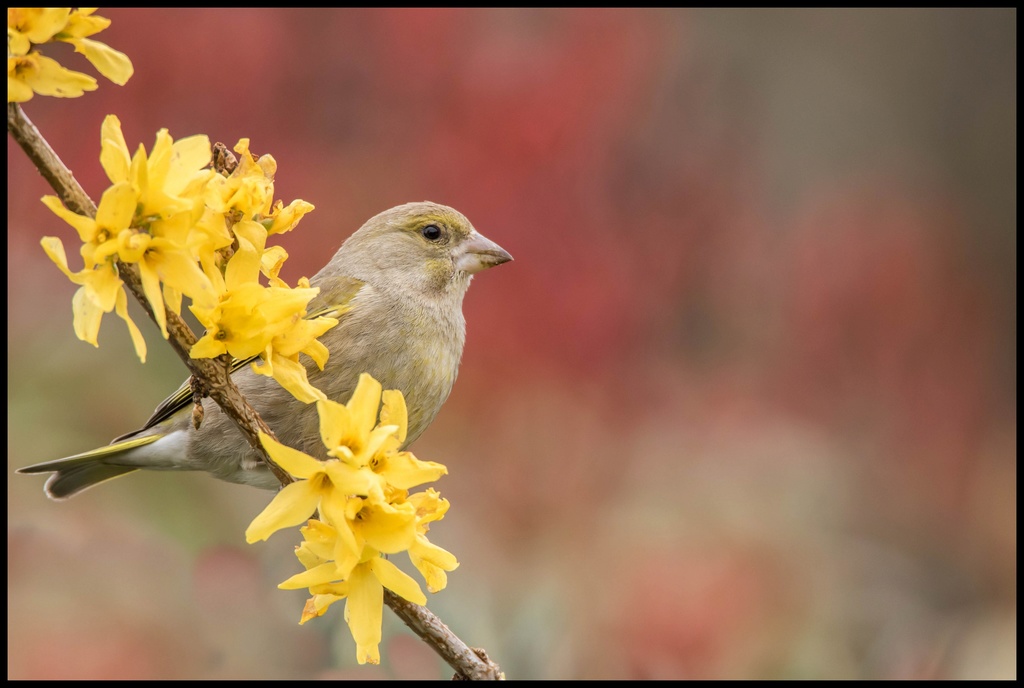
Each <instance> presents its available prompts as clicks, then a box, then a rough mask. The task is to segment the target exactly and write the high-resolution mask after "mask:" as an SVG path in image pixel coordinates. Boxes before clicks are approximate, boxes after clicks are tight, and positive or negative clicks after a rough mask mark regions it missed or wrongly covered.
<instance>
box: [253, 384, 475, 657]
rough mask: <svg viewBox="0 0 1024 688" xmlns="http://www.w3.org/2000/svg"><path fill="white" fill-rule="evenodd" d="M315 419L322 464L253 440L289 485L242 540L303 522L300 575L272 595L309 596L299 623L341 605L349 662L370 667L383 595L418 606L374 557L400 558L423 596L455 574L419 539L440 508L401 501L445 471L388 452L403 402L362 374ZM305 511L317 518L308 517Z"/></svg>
mask: <svg viewBox="0 0 1024 688" xmlns="http://www.w3.org/2000/svg"><path fill="white" fill-rule="evenodd" d="M382 397H383V406H382V407H381V401H382ZM378 408H380V410H379V413H378ZM317 410H318V411H319V413H320V437H321V439H322V440H323V442H324V446H325V447H326V449H327V456H328V458H327V459H326V460H324V461H318V460H317V459H314V458H313V457H311V456H308V455H306V454H304V453H302V452H300V451H298V450H296V449H291V448H289V447H286V446H284V445H282V444H280V443H278V442H276V441H274V440H273V439H271V438H269V437H268V436H266V435H262V436H261V439H262V441H263V447H264V449H266V450H267V453H268V454H269V455H270V456H271V458H273V459H274V461H275V462H276V463H278V464H279V465H280V466H281V467H282V468H284V469H285V470H286V471H288V472H289V473H290V474H291V475H293V476H295V477H296V478H299V480H297V481H296V482H293V483H291V484H289V485H287V486H286V487H285V488H284V489H282V490H281V491H280V492H278V493H277V495H276V496H275V497H274V499H273V500H272V501H271V502H270V504H269V505H268V506H267V508H266V509H265V510H264V511H263V512H262V513H261V514H260V515H258V516H257V517H256V518H255V519H253V522H252V523H251V524H250V525H249V528H248V529H247V530H246V532H245V536H246V540H247V541H248V542H250V543H253V542H257V541H259V540H265V539H267V538H268V537H270V535H271V534H273V533H274V532H275V531H277V530H280V529H282V528H289V527H292V526H296V525H299V524H300V523H306V525H305V526H303V527H302V528H301V529H300V531H301V533H302V537H303V542H302V544H300V545H299V546H298V547H296V549H295V554H296V556H297V557H298V559H299V561H300V563H302V565H303V567H305V569H306V570H305V571H304V572H302V573H298V574H296V575H294V576H292V577H291V578H289V579H288V580H286V581H285V582H283V583H281V585H280V586H278V587H281V588H283V589H287V590H293V589H299V588H308V589H309V591H310V594H311V595H312V597H311V598H310V599H309V601H308V602H307V603H306V606H305V608H304V609H303V611H302V615H301V617H300V620H299V623H305V622H306V621H308V620H309V619H312V618H315V617H317V616H320V615H322V614H323V613H324V612H325V611H326V610H327V608H328V607H329V606H330V605H331V604H333V603H334V602H337V601H339V600H342V599H345V600H346V606H345V620H346V621H347V622H348V625H349V629H350V630H351V632H352V637H353V638H354V639H355V642H356V659H357V660H358V662H359V663H360V664H364V663H366V662H370V663H371V664H377V663H379V662H380V651H379V649H378V646H379V644H380V641H381V620H382V613H383V612H382V610H383V595H384V588H387V589H389V590H391V591H393V592H394V593H396V594H398V595H400V596H401V597H404V598H405V599H407V600H409V601H411V602H415V603H417V604H425V603H426V596H425V595H424V594H423V591H422V590H421V589H420V586H419V584H418V583H417V582H416V581H415V580H414V579H413V578H411V577H410V576H408V575H407V574H405V573H403V572H402V571H401V570H400V569H399V568H398V567H397V566H395V564H394V563H392V562H391V561H389V560H388V559H387V558H385V557H384V556H383V555H387V554H397V553H399V552H408V553H409V556H410V559H411V560H412V563H413V565H414V566H415V567H416V568H417V569H418V570H419V571H420V573H421V574H422V575H423V577H424V579H425V580H426V581H427V588H428V590H430V592H437V591H439V590H441V589H443V588H444V587H445V585H446V584H447V577H446V573H445V572H446V571H453V570H455V568H456V567H457V566H458V565H459V563H458V561H457V560H456V559H455V557H454V555H452V554H451V553H450V552H448V551H447V550H444V549H442V548H440V547H438V546H437V545H434V544H432V543H431V542H430V541H429V540H428V539H427V531H428V530H429V524H430V523H431V522H433V521H438V520H440V519H442V518H443V517H444V514H445V512H446V511H447V510H448V501H447V500H444V499H441V497H440V495H439V494H438V493H437V492H436V491H435V490H433V489H428V490H427V491H425V492H419V493H416V494H413V495H410V494H409V493H408V490H409V489H410V488H413V487H416V486H419V485H422V484H424V483H428V482H432V481H434V480H437V479H438V478H439V477H441V476H442V475H444V474H445V473H447V469H446V468H445V467H444V466H442V465H441V464H438V463H433V462H430V461H420V460H419V459H417V458H416V457H415V456H413V455H412V454H411V453H409V452H403V451H399V450H398V449H399V447H400V446H401V445H402V443H403V442H404V440H405V434H406V426H407V418H408V416H407V412H406V407H405V399H404V397H403V396H402V394H401V392H398V391H397V390H387V391H383V392H382V389H381V385H380V383H379V382H377V381H376V380H375V379H373V377H371V376H370V375H368V374H366V373H363V374H362V375H360V377H359V384H358V385H357V386H356V389H355V391H354V392H353V393H352V398H351V399H350V400H349V401H348V403H347V404H339V403H336V402H333V401H330V400H322V401H318V402H317ZM378 418H379V420H378ZM314 510H319V514H320V517H319V519H312V518H310V516H311V515H312V513H313V512H314Z"/></svg>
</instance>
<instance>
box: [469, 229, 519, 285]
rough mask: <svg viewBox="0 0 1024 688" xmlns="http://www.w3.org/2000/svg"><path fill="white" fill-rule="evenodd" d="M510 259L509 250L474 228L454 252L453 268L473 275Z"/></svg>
mask: <svg viewBox="0 0 1024 688" xmlns="http://www.w3.org/2000/svg"><path fill="white" fill-rule="evenodd" d="M510 260H512V256H511V255H509V252H508V251H506V250H505V249H503V248H502V247H501V246H498V245H497V244H496V243H494V242H493V241H491V240H490V239H488V238H487V237H485V236H484V235H483V234H480V233H479V232H477V231H476V230H473V233H472V234H470V235H469V238H468V239H466V240H465V241H464V242H462V245H461V246H459V248H458V251H457V252H456V254H455V269H457V270H461V271H463V272H466V273H469V274H470V275H474V274H476V273H478V272H480V271H481V270H486V269H487V268H493V267H494V266H495V265H501V264H502V263H507V262H509V261H510Z"/></svg>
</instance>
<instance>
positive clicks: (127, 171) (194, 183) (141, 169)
mask: <svg viewBox="0 0 1024 688" xmlns="http://www.w3.org/2000/svg"><path fill="white" fill-rule="evenodd" d="M211 157H212V154H211V152H210V139H209V137H207V136H206V135H202V134H200V135H196V136H188V137H185V138H183V139H178V140H177V141H175V140H173V139H172V138H171V136H170V134H168V133H167V130H166V129H161V130H160V131H158V132H157V135H156V142H155V143H154V144H153V149H152V151H151V152H150V153H149V154H148V155H147V154H146V149H145V147H144V146H142V145H141V144H140V145H139V148H138V150H136V152H135V155H134V156H131V155H129V152H128V145H127V144H126V143H125V140H124V134H122V133H121V121H120V120H119V119H118V118H117V116H116V115H107V117H106V118H104V120H103V125H102V126H101V128H100V164H101V165H102V166H103V169H104V171H105V172H106V173H107V177H108V178H109V179H110V181H111V182H113V183H114V184H118V183H123V182H129V183H131V185H132V188H133V189H134V190H135V193H136V195H137V196H138V209H137V211H136V215H135V224H136V225H138V226H139V227H143V228H144V227H145V226H146V225H147V224H148V223H149V222H152V221H155V220H158V219H161V218H168V217H171V216H173V215H177V214H178V213H182V212H191V213H193V214H194V218H193V220H194V221H195V220H198V219H199V217H200V215H201V213H202V198H201V193H202V189H203V187H204V186H205V185H206V184H207V183H208V182H209V181H210V180H211V179H212V177H213V176H215V175H216V173H214V172H213V171H211V170H204V169H203V168H204V167H206V166H207V165H209V164H210V158H211ZM194 221H193V222H192V223H190V224H194ZM228 243H230V241H229V242H228Z"/></svg>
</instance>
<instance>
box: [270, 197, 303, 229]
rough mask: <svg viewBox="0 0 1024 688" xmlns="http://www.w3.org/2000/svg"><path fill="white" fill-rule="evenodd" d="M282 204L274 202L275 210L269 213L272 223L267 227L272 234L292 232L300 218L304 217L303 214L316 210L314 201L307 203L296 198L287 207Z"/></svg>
mask: <svg viewBox="0 0 1024 688" xmlns="http://www.w3.org/2000/svg"><path fill="white" fill-rule="evenodd" d="M282 206H283V203H282V202H281V201H277V202H276V203H275V204H274V212H273V213H271V214H270V215H269V218H270V219H271V223H270V226H269V227H267V231H268V232H269V233H270V234H284V233H285V232H290V231H291V230H292V229H294V228H295V225H297V224H299V220H301V219H302V216H303V215H305V214H306V213H308V212H310V211H312V210H314V207H313V204H312V203H307V202H306V201H303V200H294V201H292V202H291V203H289V204H288V205H287V207H282Z"/></svg>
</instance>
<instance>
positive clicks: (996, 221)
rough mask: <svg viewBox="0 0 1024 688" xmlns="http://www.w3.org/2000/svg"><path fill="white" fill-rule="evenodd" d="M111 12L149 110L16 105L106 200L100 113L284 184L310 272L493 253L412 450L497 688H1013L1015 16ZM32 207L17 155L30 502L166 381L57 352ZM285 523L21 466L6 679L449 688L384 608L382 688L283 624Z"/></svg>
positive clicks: (223, 490)
mask: <svg viewBox="0 0 1024 688" xmlns="http://www.w3.org/2000/svg"><path fill="white" fill-rule="evenodd" d="M99 14H101V15H103V16H107V17H109V18H110V19H112V20H113V24H112V26H111V27H110V28H109V29H108V30H107V31H105V32H104V33H102V34H100V35H99V36H98V38H100V39H101V40H103V41H104V42H106V43H108V44H109V45H111V46H112V47H115V48H117V49H119V50H122V51H124V52H125V53H127V54H128V55H129V56H130V57H131V59H132V61H133V63H134V65H135V70H136V71H135V75H134V77H133V78H132V79H131V81H129V82H128V84H127V85H126V86H124V87H117V86H114V85H112V84H110V83H109V82H106V81H105V80H103V79H102V78H100V86H99V89H98V90H97V91H95V92H92V93H89V94H86V95H85V96H84V97H82V98H80V99H77V100H58V99H49V98H44V97H36V98H34V99H33V100H32V101H30V102H28V103H27V104H25V107H24V109H25V111H26V113H27V114H28V116H29V117H30V118H32V120H33V121H34V122H35V124H36V125H37V126H38V127H39V129H40V130H41V131H42V133H43V134H44V135H45V136H46V137H47V138H48V139H49V141H50V142H51V144H52V145H53V147H54V148H55V149H56V150H57V151H58V153H59V154H60V155H61V157H62V158H63V160H64V161H65V162H66V163H67V164H68V166H69V167H71V169H72V170H74V172H75V174H76V175H77V177H78V179H79V180H80V181H81V182H82V184H83V185H84V186H85V188H86V190H87V191H89V192H90V194H92V195H93V197H94V198H98V197H99V194H100V193H101V191H102V189H103V186H104V181H105V177H104V175H103V171H102V169H101V168H100V166H99V162H98V156H99V127H100V122H101V121H102V119H103V117H104V116H105V115H106V114H108V113H116V114H117V115H118V116H119V117H120V119H121V121H122V123H123V128H124V132H125V137H126V139H127V141H128V143H129V147H130V148H134V147H135V146H136V145H138V143H140V142H142V143H145V145H146V146H147V147H149V146H151V145H152V142H153V138H154V136H155V133H156V131H157V130H158V129H159V128H161V127H167V128H168V129H169V130H170V132H171V134H172V136H174V137H176V138H177V137H183V136H187V135H190V134H195V133H205V134H208V135H209V136H210V138H211V140H213V141H223V142H225V143H227V144H228V145H229V146H231V145H233V144H234V143H235V142H236V141H237V140H238V139H239V138H241V137H248V138H250V139H251V146H252V149H253V150H254V151H256V152H257V153H268V152H269V153H272V154H273V155H274V157H275V158H276V159H277V161H278V164H279V169H278V174H277V196H278V197H279V198H281V199H283V200H284V201H285V202H286V203H287V202H289V201H291V200H292V199H294V198H303V199H305V200H307V201H310V202H312V203H313V204H315V205H316V211H315V212H314V213H312V214H311V215H309V216H307V218H306V219H305V220H304V221H303V223H302V225H301V226H300V227H299V229H298V230H297V231H296V232H293V233H292V234H289V235H286V236H284V237H282V239H281V243H282V244H283V245H284V246H285V247H286V248H287V250H288V251H289V253H290V254H291V258H290V260H289V262H288V264H287V265H286V266H285V270H284V276H285V278H286V279H288V280H289V281H290V282H294V280H295V279H297V278H298V277H300V276H303V275H307V276H308V275H311V274H313V273H314V272H315V271H316V270H317V269H318V268H319V267H320V265H321V264H322V263H323V262H324V257H325V256H327V255H329V254H331V253H333V251H334V250H335V249H336V248H337V247H338V246H339V245H340V243H341V242H342V240H344V238H345V237H347V236H348V235H349V234H350V233H351V232H352V231H354V230H355V229H356V228H357V227H358V226H359V225H360V224H362V222H363V221H365V220H366V219H367V218H369V217H370V216H372V215H374V214H376V213H377V212H380V211H381V210H383V209H385V208H387V207H390V206H393V205H396V204H399V203H403V202H406V201H413V200H424V199H429V200H433V201H438V202H442V203H446V204H449V205H452V206H454V207H456V208H458V209H460V210H462V211H463V212H464V213H465V214H466V215H467V216H468V217H469V218H470V219H471V220H472V221H473V223H474V224H475V225H476V227H477V228H478V229H479V230H480V231H481V232H482V233H484V234H485V235H487V236H488V237H490V238H491V239H494V240H495V241H497V242H498V243H499V244H501V245H502V246H504V247H505V248H506V249H508V250H509V251H510V252H511V253H512V255H513V256H515V262H513V263H511V264H509V265H507V266H502V267H501V268H500V269H497V270H494V271H488V272H486V273H483V274H481V275H479V276H478V278H477V280H475V282H474V286H473V288H472V289H471V291H470V294H469V295H468V296H467V299H466V304H465V312H466V317H467V321H468V340H467V347H466V353H465V357H464V359H463V367H462V371H461V375H460V378H459V381H458V383H457V384H456V386H455V391H454V393H453V394H452V397H451V399H450V400H449V402H448V404H447V405H446V407H445V408H444V410H443V411H442V413H441V415H440V416H439V418H438V420H437V421H436V422H435V424H434V425H433V426H432V427H431V428H430V429H429V430H428V431H427V433H426V434H425V435H424V436H423V438H422V439H421V440H419V441H418V442H417V444H416V445H415V446H414V447H413V450H414V451H415V452H416V454H417V455H418V456H419V457H420V458H424V459H429V460H435V461H440V462H442V463H445V464H446V465H448V467H449V470H450V475H449V476H448V477H446V478H444V479H443V480H442V481H441V483H440V484H439V488H440V489H441V491H442V493H443V494H444V495H445V496H446V497H448V498H449V499H450V500H451V502H452V509H451V511H450V512H449V514H448V517H447V518H446V519H445V520H444V521H443V522H442V523H440V524H438V525H437V526H436V527H435V528H434V529H433V530H432V531H431V537H432V539H433V540H434V541H435V542H437V543H438V544H440V545H442V546H445V547H447V548H449V549H451V550H452V551H453V552H455V553H456V554H457V555H458V557H459V559H460V561H461V563H462V566H461V568H460V569H459V570H458V571H456V572H454V573H453V574H451V576H450V584H449V587H448V589H447V590H445V591H444V592H442V593H440V594H438V595H436V596H434V597H432V598H431V600H430V606H431V608H432V609H434V610H435V611H437V612H438V613H439V615H440V616H441V617H442V618H443V619H444V620H445V621H446V622H447V623H448V624H449V625H450V626H451V627H452V629H453V630H454V631H455V632H456V633H458V634H459V635H461V636H462V637H463V638H464V639H465V640H466V641H467V642H469V643H470V644H472V645H476V646H481V647H484V648H486V649H487V650H488V652H489V653H490V655H491V656H492V657H493V658H494V659H495V660H496V661H498V662H499V664H500V665H501V666H502V668H503V669H504V670H505V671H506V672H507V674H508V675H509V676H510V677H515V678H622V679H625V678H1014V677H1016V443H1017V432H1016V270H1017V264H1016V11H1015V10H1009V9H1007V10H884V11H881V10H876V11H855V10H842V11H835V10H814V11H756V12H755V11H738V10H728V11H721V10H704V11H694V10H554V9H551V10H512V9H505V10H462V9H460V10H410V9H392V10H308V9H276V10H221V9H202V10H181V9H153V10H140V9H108V10H101V11H100V12H99ZM48 48H49V46H48ZM47 54H51V55H54V56H58V57H59V59H62V60H63V61H64V63H65V64H66V65H68V66H70V67H72V68H77V69H80V70H82V71H86V72H88V73H94V72H93V70H92V69H91V67H90V66H89V65H88V64H87V63H86V62H85V60H84V59H82V58H81V56H78V55H73V54H71V53H70V51H59V50H48V53H47ZM49 192H50V190H49V189H48V187H47V186H46V184H45V183H44V181H43V180H42V178H41V177H40V176H39V175H38V174H37V173H36V172H35V171H34V169H33V168H32V167H31V165H30V164H29V163H28V161H27V159H26V158H25V157H24V155H23V153H22V152H21V151H20V149H18V148H17V146H16V145H15V144H13V143H11V142H10V141H9V143H8V462H9V470H10V471H13V470H14V469H15V468H17V467H20V466H23V465H27V464H29V463H34V462H37V461H41V460H47V459H52V458H56V457H59V456H65V455H69V454H73V453H77V452H80V451H83V450H86V449H89V448H91V447H94V446H97V445H99V444H103V443H106V442H107V441H109V440H110V439H111V438H112V437H114V436H116V435H119V434H121V433H123V432H125V431H127V430H130V429H132V428H135V427H137V426H139V425H140V424H141V423H142V422H144V421H145V419H146V418H147V417H148V416H149V413H150V411H151V410H152V409H153V408H154V407H155V406H156V404H157V403H158V402H159V401H160V400H161V399H162V398H163V397H164V395H165V394H167V393H169V392H170V391H171V390H172V389H173V388H174V387H175V386H176V385H177V384H178V383H179V382H180V381H181V379H182V378H183V376H184V368H183V367H182V366H181V364H180V362H179V361H177V359H176V358H175V357H174V355H173V354H172V353H171V351H170V349H169V348H167V347H165V346H162V345H161V344H160V342H159V338H158V337H155V336H154V332H155V328H154V327H152V326H151V325H150V326H148V327H145V326H144V330H145V331H146V334H147V338H148V340H149V344H150V352H151V353H150V360H149V362H148V363H147V364H146V365H145V366H140V365H139V363H138V361H137V360H134V359H133V358H132V356H131V354H130V343H129V341H128V336H127V333H126V332H125V330H124V327H123V325H122V324H121V323H120V322H118V321H116V319H115V318H113V317H109V318H107V319H106V322H107V324H106V325H104V327H103V329H102V331H101V334H100V341H101V344H102V346H101V348H99V349H93V348H92V347H89V346H88V345H86V344H83V343H81V342H79V341H77V340H76V339H74V335H73V332H72V328H71V307H70V301H71V295H72V294H73V292H74V289H75V286H74V285H72V284H70V283H69V282H68V281H67V280H66V279H64V277H63V276H62V275H61V274H60V273H59V272H58V271H57V269H56V268H55V267H54V266H53V265H52V264H51V263H50V262H49V261H48V259H47V258H46V257H45V255H44V254H43V252H42V249H41V248H40V247H39V240H40V238H41V237H42V236H43V235H58V236H61V237H62V238H63V239H64V240H65V241H66V242H67V241H69V240H70V237H71V236H72V231H71V228H70V227H68V226H66V225H64V224H63V223H62V222H61V221H59V220H58V219H57V218H56V217H55V216H53V215H52V213H50V212H49V211H48V210H46V208H45V207H44V206H43V205H42V204H41V203H39V201H38V199H39V198H40V197H41V196H42V195H44V194H46V193H49ZM136 312H137V313H138V314H139V315H138V317H137V318H136V321H137V322H140V323H141V321H142V315H141V310H139V311H136ZM268 497H269V495H268V494H267V493H261V492H258V491H254V490H251V489H248V488H243V487H240V486H235V485H228V484H223V483H218V482H216V481H213V480H211V479H209V478H207V477H205V476H199V475H187V474H182V475H167V474H164V475H159V474H158V475H133V476H131V477H129V478H125V479H124V480H119V481H115V482H113V483H110V484H108V485H105V486H103V487H102V488H99V489H97V490H93V491H90V492H88V493H86V494H84V495H82V496H80V497H78V498H76V499H74V500H72V501H70V502H67V503H60V504H56V503H51V502H48V501H47V500H46V499H45V497H44V496H43V494H42V481H41V480H39V479H38V478H34V477H26V476H12V477H11V478H10V481H9V488H8V677H9V678H233V679H238V678H334V677H356V678H375V677H393V678H437V677H444V676H448V675H450V671H448V670H446V669H445V668H444V667H443V666H442V665H441V664H440V662H439V661H438V660H436V659H435V658H434V657H433V656H432V655H431V653H430V652H429V651H428V650H427V649H426V647H425V646H423V645H422V644H421V643H419V642H418V641H416V640H415V639H414V638H413V637H412V636H411V634H410V633H409V632H408V631H407V630H406V629H404V627H402V626H401V624H400V623H398V622H397V621H396V620H395V619H394V618H393V617H392V616H391V615H390V614H386V615H385V617H386V619H385V642H384V644H383V646H382V651H383V656H384V657H383V659H384V661H383V664H382V665H381V666H380V667H355V666H354V657H355V652H354V647H353V644H352V641H351V638H350V637H349V636H348V635H347V631H346V630H345V628H344V624H343V621H342V619H341V614H340V609H339V610H338V611H339V613H337V614H328V616H327V617H326V618H323V619H318V620H317V621H315V622H312V623H310V624H307V625H305V626H302V627H299V626H298V625H297V620H298V616H299V611H300V609H301V606H302V601H303V599H304V597H303V595H302V593H301V592H290V593H286V592H282V591H278V590H276V589H275V586H276V584H277V583H278V582H280V581H281V580H283V579H284V578H286V577H288V576H289V575H291V574H292V573H294V572H295V570H296V569H297V566H298V565H297V562H296V561H295V560H294V558H293V557H292V555H291V553H290V552H291V548H292V546H293V544H294V543H291V542H286V540H287V539H288V538H287V537H286V536H284V535H278V536H276V537H275V538H273V539H272V540H271V542H269V543H265V544H262V545H259V546H246V545H245V544H244V541H243V538H242V532H243V530H244V528H245V525H246V524H247V523H248V521H249V520H250V519H251V518H252V516H254V515H255V514H256V513H258V512H259V510H260V509H261V508H262V506H263V505H264V504H265V503H266V501H267V499H268Z"/></svg>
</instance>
